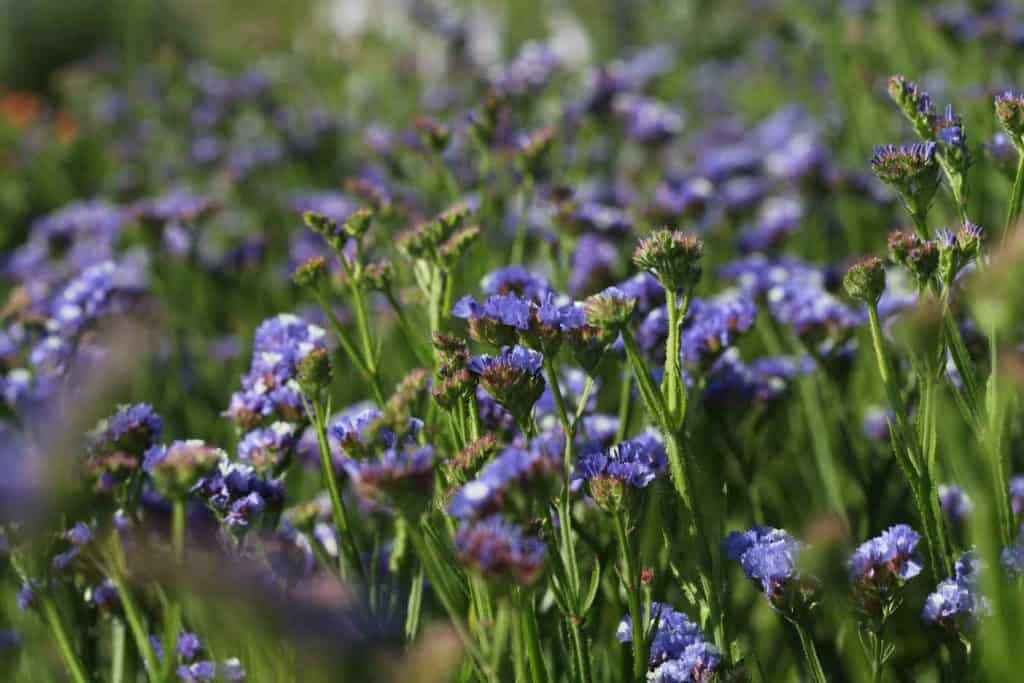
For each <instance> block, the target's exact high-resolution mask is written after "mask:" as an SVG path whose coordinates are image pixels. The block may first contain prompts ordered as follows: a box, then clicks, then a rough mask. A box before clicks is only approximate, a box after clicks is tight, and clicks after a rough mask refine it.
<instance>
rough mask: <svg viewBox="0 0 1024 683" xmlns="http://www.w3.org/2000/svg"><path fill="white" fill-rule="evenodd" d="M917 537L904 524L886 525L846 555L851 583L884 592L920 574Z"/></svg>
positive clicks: (918, 538)
mask: <svg viewBox="0 0 1024 683" xmlns="http://www.w3.org/2000/svg"><path fill="white" fill-rule="evenodd" d="M920 542H921V536H920V535H919V533H918V532H916V531H914V530H913V529H912V528H910V527H909V526H908V525H906V524H897V525H895V526H890V527H889V528H887V529H886V530H885V531H883V532H882V533H881V535H879V536H877V537H874V538H873V539H870V540H869V541H865V542H864V543H863V544H861V545H860V547H858V548H857V550H856V551H855V552H854V553H853V556H852V557H850V561H849V562H848V563H847V568H848V569H849V572H850V581H851V582H853V583H854V584H855V585H861V584H863V585H869V586H871V587H872V588H874V589H878V590H883V591H887V590H890V589H891V588H893V585H894V584H896V585H899V584H902V583H903V582H905V581H908V580H910V579H913V578H914V577H916V575H918V574H919V573H921V569H922V564H921V559H920V557H919V556H918V552H916V550H918V544H919V543H920Z"/></svg>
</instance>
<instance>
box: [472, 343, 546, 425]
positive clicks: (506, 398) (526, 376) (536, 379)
mask: <svg viewBox="0 0 1024 683" xmlns="http://www.w3.org/2000/svg"><path fill="white" fill-rule="evenodd" d="M543 364H544V357H543V356H542V355H541V354H540V353H538V352H537V351H533V350H531V349H527V348H524V347H522V346H513V347H509V346H505V347H503V348H502V349H501V353H500V354H499V355H497V356H488V355H483V356H477V357H475V358H473V360H472V361H470V364H469V370H470V372H472V373H473V374H474V375H476V376H477V377H479V378H480V386H482V387H483V388H484V389H486V390H487V392H488V393H489V394H490V395H491V396H493V397H494V399H495V400H496V401H498V403H500V404H501V405H502V406H504V407H505V408H506V409H508V411H509V412H511V413H512V414H513V415H515V416H516V419H517V420H519V421H520V422H522V421H523V420H525V419H526V418H527V416H528V415H529V414H530V411H532V410H533V406H534V404H535V403H536V402H537V400H538V399H540V397H541V395H542V394H543V393H544V387H545V386H546V384H545V381H544V377H543V375H542V370H543Z"/></svg>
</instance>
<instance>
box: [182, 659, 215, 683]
mask: <svg viewBox="0 0 1024 683" xmlns="http://www.w3.org/2000/svg"><path fill="white" fill-rule="evenodd" d="M176 673H177V675H178V678H179V679H180V680H182V681H185V683H204V682H205V681H212V680H213V679H214V678H216V676H217V665H216V664H214V663H213V662H209V661H203V662H194V663H192V664H182V665H181V666H179V667H178V669H177V671H176Z"/></svg>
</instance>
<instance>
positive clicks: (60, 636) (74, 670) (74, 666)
mask: <svg viewBox="0 0 1024 683" xmlns="http://www.w3.org/2000/svg"><path fill="white" fill-rule="evenodd" d="M40 602H41V606H42V608H43V616H45V617H46V623H47V625H48V626H49V627H50V632H51V633H53V637H54V638H55V639H56V641H57V647H58V648H59V649H60V654H61V656H62V657H63V658H64V665H65V666H66V667H67V669H68V673H69V674H71V678H72V679H73V680H74V681H75V683H88V681H89V677H88V676H86V675H85V670H84V669H83V668H82V663H81V662H80V661H78V655H76V654H75V650H74V648H73V647H71V641H70V640H69V639H68V634H67V631H66V630H65V629H64V624H63V622H62V621H61V620H60V614H58V613H57V605H55V604H54V602H53V598H52V597H51V596H49V595H43V596H42V598H41V600H40Z"/></svg>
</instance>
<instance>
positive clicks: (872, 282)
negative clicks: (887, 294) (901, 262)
mask: <svg viewBox="0 0 1024 683" xmlns="http://www.w3.org/2000/svg"><path fill="white" fill-rule="evenodd" d="M843 286H844V287H845V288H846V293H847V294H849V295H850V298H852V299H855V300H857V301H861V302H863V303H866V304H868V305H869V306H874V305H876V304H877V303H878V300H879V299H881V298H882V292H884V291H885V267H884V266H883V265H882V259H880V258H868V259H864V260H863V261H858V262H857V263H855V264H853V265H852V266H850V269H849V270H847V271H846V277H844V278H843Z"/></svg>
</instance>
